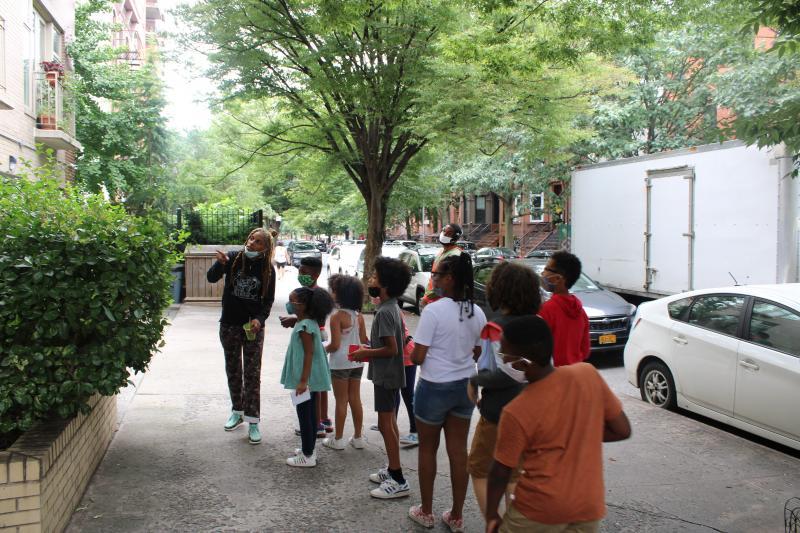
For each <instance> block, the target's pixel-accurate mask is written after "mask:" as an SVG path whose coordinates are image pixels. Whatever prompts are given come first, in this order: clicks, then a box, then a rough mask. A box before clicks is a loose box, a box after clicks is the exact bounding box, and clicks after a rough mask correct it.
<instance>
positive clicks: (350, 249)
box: [327, 244, 364, 277]
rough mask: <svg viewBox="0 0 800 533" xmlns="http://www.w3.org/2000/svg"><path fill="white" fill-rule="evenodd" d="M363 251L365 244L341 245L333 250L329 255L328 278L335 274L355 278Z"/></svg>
mask: <svg viewBox="0 0 800 533" xmlns="http://www.w3.org/2000/svg"><path fill="white" fill-rule="evenodd" d="M363 249H364V245H363V244H340V245H338V246H334V247H333V248H331V251H330V253H329V254H328V269H327V270H328V276H329V277H330V276H331V275H333V274H347V275H349V276H355V275H356V268H357V266H358V258H359V256H360V255H361V251H362V250H363Z"/></svg>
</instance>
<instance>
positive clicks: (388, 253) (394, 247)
mask: <svg viewBox="0 0 800 533" xmlns="http://www.w3.org/2000/svg"><path fill="white" fill-rule="evenodd" d="M405 250H407V248H406V247H405V246H403V245H402V244H397V243H394V242H385V243H383V246H382V247H381V255H382V256H383V257H394V258H396V257H399V256H400V254H401V253H402V252H404V251H405ZM366 252H367V250H366V248H363V249H362V250H361V253H360V254H359V256H358V263H356V273H355V274H354V275H355V276H357V277H359V278H361V277H364V256H365V255H366Z"/></svg>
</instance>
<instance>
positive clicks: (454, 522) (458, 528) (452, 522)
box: [442, 511, 464, 533]
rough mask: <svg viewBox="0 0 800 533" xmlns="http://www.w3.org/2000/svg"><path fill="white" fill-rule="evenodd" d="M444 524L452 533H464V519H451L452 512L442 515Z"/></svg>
mask: <svg viewBox="0 0 800 533" xmlns="http://www.w3.org/2000/svg"><path fill="white" fill-rule="evenodd" d="M442 522H444V524H445V525H446V526H447V527H449V528H450V531H451V532H452V533H464V518H463V517H462V518H450V511H445V512H443V513H442Z"/></svg>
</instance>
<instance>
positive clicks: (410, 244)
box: [394, 240, 419, 250]
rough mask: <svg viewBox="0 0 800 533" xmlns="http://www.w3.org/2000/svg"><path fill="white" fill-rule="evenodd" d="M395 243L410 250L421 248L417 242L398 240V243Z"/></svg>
mask: <svg viewBox="0 0 800 533" xmlns="http://www.w3.org/2000/svg"><path fill="white" fill-rule="evenodd" d="M394 242H397V243H400V244H402V245H403V246H405V247H406V248H408V249H409V250H416V249H417V248H419V243H418V242H417V241H401V240H397V241H394Z"/></svg>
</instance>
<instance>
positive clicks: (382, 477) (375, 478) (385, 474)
mask: <svg viewBox="0 0 800 533" xmlns="http://www.w3.org/2000/svg"><path fill="white" fill-rule="evenodd" d="M391 478H392V476H390V475H389V467H386V466H382V467H381V469H380V470H378V471H377V472H374V473H372V474H370V475H369V480H370V481H372V482H373V483H383V482H384V481H386V480H387V479H391Z"/></svg>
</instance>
